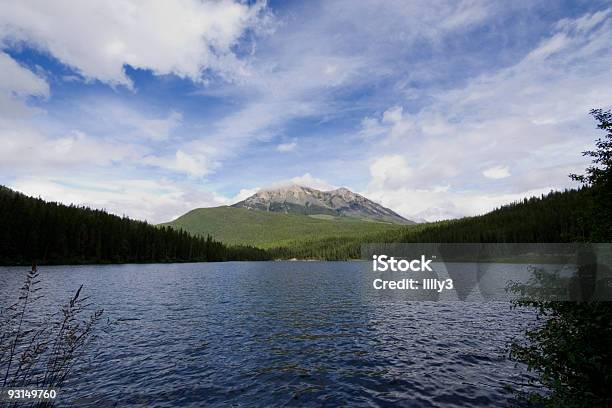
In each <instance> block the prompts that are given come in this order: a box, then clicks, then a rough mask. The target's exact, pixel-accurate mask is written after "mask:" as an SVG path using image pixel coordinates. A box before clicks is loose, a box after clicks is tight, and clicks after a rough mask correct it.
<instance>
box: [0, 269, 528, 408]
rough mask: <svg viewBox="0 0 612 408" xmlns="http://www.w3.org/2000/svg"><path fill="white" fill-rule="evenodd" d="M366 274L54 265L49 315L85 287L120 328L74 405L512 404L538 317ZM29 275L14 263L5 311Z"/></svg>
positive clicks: (107, 335) (6, 278)
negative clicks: (422, 297) (430, 294)
mask: <svg viewBox="0 0 612 408" xmlns="http://www.w3.org/2000/svg"><path fill="white" fill-rule="evenodd" d="M363 269H364V268H363V267H362V266H360V264H359V263H357V262H253V263H252V262H229V263H208V264H154V265H117V266H78V267H71V266H68V267H64V266H61V267H42V268H40V272H41V275H42V278H43V282H42V285H43V291H44V292H43V293H44V294H45V298H44V299H43V300H42V304H41V306H40V307H41V308H42V309H45V310H47V309H48V310H51V309H57V307H58V305H59V304H60V303H61V302H63V301H65V300H66V299H67V298H68V297H69V296H70V295H71V294H73V293H74V291H75V290H76V289H77V288H78V286H79V285H80V284H84V289H83V291H84V293H85V294H86V295H89V296H91V298H90V299H91V302H92V303H93V304H95V305H96V306H97V307H99V308H104V310H105V312H104V316H105V321H104V324H105V325H106V324H109V326H108V330H106V331H100V337H99V339H98V341H97V343H96V344H95V347H96V349H95V351H96V353H97V357H96V359H95V360H94V361H93V362H87V363H82V364H80V365H79V366H78V367H77V368H76V370H75V372H74V375H73V376H72V378H71V380H70V382H69V384H68V386H67V388H66V389H65V390H64V391H63V392H62V401H61V402H62V403H61V404H60V405H61V406H80V407H87V406H120V407H130V406H133V407H136V406H139V407H140V406H142V407H145V406H146V407H171V406H193V407H199V406H204V405H232V406H271V405H275V406H278V405H288V406H297V405H300V406H337V405H344V406H350V407H355V406H386V405H391V404H394V405H400V406H410V407H412V406H415V407H419V406H422V407H429V406H435V407H439V406H443V407H454V406H482V407H485V406H504V405H507V403H508V401H509V398H510V395H509V394H508V392H507V391H506V390H505V386H506V385H508V384H512V383H518V382H520V381H522V380H523V379H524V367H521V366H516V365H515V363H513V362H511V361H508V360H507V359H505V357H504V355H505V350H506V346H507V343H508V341H510V340H511V339H513V338H514V337H516V336H519V335H520V334H521V332H522V330H523V329H524V327H525V325H527V324H531V323H532V322H533V320H534V317H533V315H532V314H531V313H529V312H527V311H520V310H512V309H510V306H509V304H508V303H504V302H492V301H489V302H463V301H438V302H433V301H411V300H406V299H397V298H393V299H392V298H388V297H385V296H379V295H378V294H376V293H372V291H369V290H367V289H366V288H367V287H368V285H367V283H368V277H367V276H364V273H365V272H364V271H363ZM25 272H26V270H25V269H24V268H0V274H1V275H0V278H1V279H2V283H3V285H2V288H0V295H1V296H2V297H1V298H0V302H1V303H2V306H5V305H6V304H7V302H8V301H9V300H10V297H11V296H12V295H13V294H14V290H13V289H15V288H16V287H18V286H20V285H21V284H22V282H23V277H24V275H25ZM364 282H365V283H366V284H365V285H364ZM369 282H370V283H371V279H370V280H369ZM107 322H108V323H107ZM92 353H93V351H92ZM92 355H93V354H92ZM90 357H91V356H90Z"/></svg>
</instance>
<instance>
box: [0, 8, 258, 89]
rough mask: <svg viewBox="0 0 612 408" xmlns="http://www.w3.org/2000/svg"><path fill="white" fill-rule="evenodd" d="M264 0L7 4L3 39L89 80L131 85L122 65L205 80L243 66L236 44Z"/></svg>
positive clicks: (1, 19)
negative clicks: (23, 44)
mask: <svg viewBox="0 0 612 408" xmlns="http://www.w3.org/2000/svg"><path fill="white" fill-rule="evenodd" d="M262 9H263V4H261V3H257V4H255V5H252V6H249V5H247V4H245V3H239V2H235V1H231V0H221V1H198V0H180V1H164V0H153V1H147V2H141V1H137V0H119V1H103V2H100V1H96V2H89V1H77V2H75V1H69V0H59V1H54V2H48V1H44V0H24V1H17V2H4V3H3V5H2V13H1V14H0V27H1V28H0V38H2V39H3V41H4V42H5V43H13V42H16V41H17V42H20V41H23V42H26V43H28V44H30V45H32V46H35V47H37V48H40V49H42V50H45V51H48V52H50V53H51V54H52V55H53V56H55V57H56V58H57V59H59V60H60V61H61V62H63V63H64V64H66V65H69V66H71V67H74V68H75V69H76V70H78V72H79V73H80V74H81V75H83V76H84V77H86V78H89V79H98V80H100V81H103V82H107V83H109V84H115V85H126V86H131V82H130V80H129V78H128V77H127V76H126V74H125V72H124V65H126V64H127V65H130V66H132V67H134V68H142V69H150V70H152V71H153V72H154V73H155V74H157V75H164V74H175V75H178V76H181V77H185V78H190V79H192V80H194V81H199V80H201V77H202V73H203V71H204V70H206V69H212V70H214V71H216V72H218V73H220V74H221V75H225V76H228V77H232V76H236V75H242V74H244V71H245V69H246V68H245V66H244V64H243V63H242V62H241V61H240V60H239V59H238V58H237V57H236V56H235V55H234V53H233V52H232V47H233V46H234V45H235V44H236V43H237V41H238V40H239V39H240V38H241V37H242V36H243V35H244V33H245V31H246V30H248V29H250V28H254V27H256V26H257V25H258V24H259V23H260V22H261V19H260V18H259V17H261V12H262Z"/></svg>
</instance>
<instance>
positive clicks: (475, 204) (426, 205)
mask: <svg viewBox="0 0 612 408" xmlns="http://www.w3.org/2000/svg"><path fill="white" fill-rule="evenodd" d="M551 189H552V188H546V187H544V188H540V189H534V190H526V191H522V192H519V193H494V192H490V193H487V192H483V191H476V190H470V191H450V190H449V189H447V188H446V186H434V187H432V188H423V189H414V188H409V187H400V188H396V189H394V190H387V189H384V190H367V191H366V192H364V193H363V195H365V196H366V197H368V198H370V199H372V200H374V201H376V202H379V203H381V204H382V205H384V206H385V207H389V208H392V209H393V210H394V211H396V212H398V213H399V214H401V215H402V216H404V217H406V218H408V219H410V220H415V221H440V220H445V219H451V218H460V217H464V216H467V215H479V214H484V213H486V212H489V211H491V210H493V209H495V208H498V207H500V206H502V205H505V204H508V203H511V202H514V201H519V200H521V199H523V198H525V197H533V196H538V195H541V194H546V193H548V192H550V191H551Z"/></svg>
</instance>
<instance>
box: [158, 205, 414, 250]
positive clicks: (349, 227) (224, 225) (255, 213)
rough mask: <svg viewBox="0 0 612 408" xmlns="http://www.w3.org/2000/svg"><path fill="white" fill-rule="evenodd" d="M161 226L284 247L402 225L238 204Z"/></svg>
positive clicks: (201, 211)
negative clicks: (264, 209) (239, 205)
mask: <svg viewBox="0 0 612 408" xmlns="http://www.w3.org/2000/svg"><path fill="white" fill-rule="evenodd" d="M162 226H170V227H173V228H176V229H183V230H185V231H187V232H189V233H191V234H196V235H201V236H206V235H211V236H212V237H213V238H214V239H216V240H220V241H221V242H224V243H227V244H249V245H255V246H258V247H260V248H271V247H276V246H285V245H289V244H291V243H293V242H295V241H303V240H308V239H321V238H331V237H349V236H350V237H356V236H361V235H365V234H372V233H381V232H386V231H392V230H397V229H399V228H402V226H399V225H397V224H391V223H384V222H375V221H370V220H369V221H364V220H361V219H357V218H351V217H331V216H329V217H320V216H307V215H297V214H282V213H274V212H268V211H260V210H250V209H246V208H235V207H214V208H198V209H195V210H192V211H190V212H188V213H187V214H185V215H183V216H181V217H179V218H177V219H176V220H174V221H171V222H168V223H165V224H162ZM403 228H405V227H403Z"/></svg>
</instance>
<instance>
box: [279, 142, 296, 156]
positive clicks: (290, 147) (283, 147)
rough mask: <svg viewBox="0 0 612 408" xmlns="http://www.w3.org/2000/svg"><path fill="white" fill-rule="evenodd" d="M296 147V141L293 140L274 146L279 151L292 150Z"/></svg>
mask: <svg viewBox="0 0 612 408" xmlns="http://www.w3.org/2000/svg"><path fill="white" fill-rule="evenodd" d="M296 148H297V142H296V141H295V140H294V141H293V142H290V143H281V144H279V145H278V146H276V150H278V151H279V152H281V153H287V152H293V151H294V150H295V149H296Z"/></svg>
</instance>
